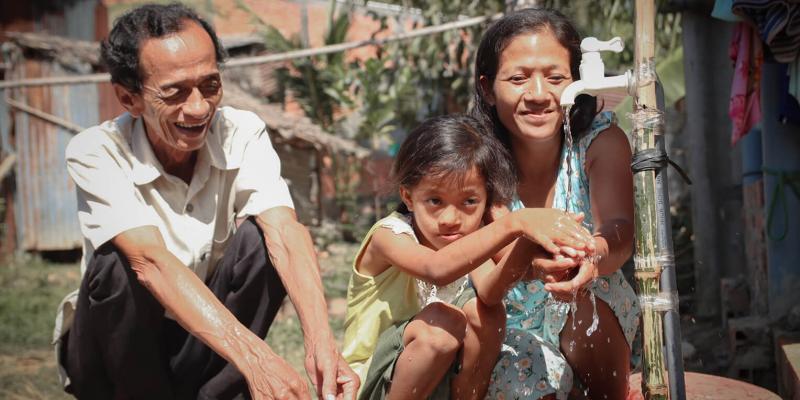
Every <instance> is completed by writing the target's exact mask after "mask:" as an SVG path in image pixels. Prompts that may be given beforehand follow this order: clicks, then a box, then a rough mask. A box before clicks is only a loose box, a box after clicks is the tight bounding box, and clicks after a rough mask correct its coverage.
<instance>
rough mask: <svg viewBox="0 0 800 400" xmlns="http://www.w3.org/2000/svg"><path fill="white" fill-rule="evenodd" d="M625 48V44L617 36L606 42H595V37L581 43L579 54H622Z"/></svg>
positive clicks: (585, 39)
mask: <svg viewBox="0 0 800 400" xmlns="http://www.w3.org/2000/svg"><path fill="white" fill-rule="evenodd" d="M624 48H625V43H624V42H623V41H622V38H621V37H619V36H617V37H614V38H611V39H610V40H606V41H605V42H603V41H600V40H597V38H596V37H592V36H590V37H587V38H584V39H583V40H582V41H581V52H583V53H588V52H593V51H613V52H614V53H620V52H622V49H624Z"/></svg>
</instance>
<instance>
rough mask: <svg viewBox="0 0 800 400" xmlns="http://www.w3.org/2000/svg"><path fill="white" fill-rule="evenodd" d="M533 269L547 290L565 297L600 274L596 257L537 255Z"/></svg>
mask: <svg viewBox="0 0 800 400" xmlns="http://www.w3.org/2000/svg"><path fill="white" fill-rule="evenodd" d="M532 270H533V271H534V275H535V278H536V279H539V280H541V281H542V282H543V283H544V284H545V285H544V288H545V290H547V291H548V292H550V293H552V294H553V295H554V296H556V297H563V298H571V297H572V295H573V293H575V291H577V290H578V289H581V288H583V287H584V286H586V285H587V284H589V283H590V282H592V281H593V280H594V279H595V278H597V277H598V276H599V272H598V269H597V260H596V257H564V256H562V255H560V254H556V255H553V256H551V257H549V258H547V257H536V258H534V260H533V268H532Z"/></svg>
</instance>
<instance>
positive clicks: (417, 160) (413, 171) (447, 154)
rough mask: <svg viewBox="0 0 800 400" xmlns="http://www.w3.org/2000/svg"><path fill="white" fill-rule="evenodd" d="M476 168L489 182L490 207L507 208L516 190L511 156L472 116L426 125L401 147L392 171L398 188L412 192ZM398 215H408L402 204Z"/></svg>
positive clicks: (441, 119) (447, 117)
mask: <svg viewBox="0 0 800 400" xmlns="http://www.w3.org/2000/svg"><path fill="white" fill-rule="evenodd" d="M472 168H477V170H478V173H480V174H481V176H482V177H483V179H484V181H485V182H486V193H487V195H488V198H487V204H506V203H508V202H510V201H511V199H512V197H513V196H514V193H516V189H517V178H516V176H517V175H516V173H515V172H516V171H515V170H514V161H513V159H512V158H511V154H510V153H509V152H508V150H507V149H506V148H505V146H503V144H502V143H500V141H499V140H498V139H497V138H496V137H494V135H491V134H489V133H488V132H487V129H486V128H485V127H484V126H483V125H482V124H481V123H480V121H478V120H477V119H475V118H474V117H472V116H469V115H462V114H458V115H445V116H440V117H434V118H429V119H427V120H425V121H423V122H422V123H421V124H420V125H419V126H417V127H416V128H414V130H412V131H411V133H409V134H408V137H406V140H404V141H403V144H402V145H400V149H399V150H398V153H397V157H396V158H395V161H394V166H393V167H392V179H393V181H394V183H395V184H397V185H399V186H402V187H405V188H413V187H414V186H416V185H417V184H418V183H419V182H420V180H422V178H423V177H430V176H435V177H437V176H452V177H453V178H454V179H460V178H463V177H464V176H465V175H466V174H467V173H468V172H469V171H470V170H472ZM398 211H400V212H408V209H407V208H405V205H403V204H402V203H401V205H400V207H399V209H398Z"/></svg>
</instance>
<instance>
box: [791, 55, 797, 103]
mask: <svg viewBox="0 0 800 400" xmlns="http://www.w3.org/2000/svg"><path fill="white" fill-rule="evenodd" d="M789 94H791V95H792V96H794V98H795V100H800V55H798V56H797V58H795V59H794V62H793V63H791V64H789Z"/></svg>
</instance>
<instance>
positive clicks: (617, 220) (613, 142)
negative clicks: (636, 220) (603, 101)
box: [541, 125, 633, 295]
mask: <svg viewBox="0 0 800 400" xmlns="http://www.w3.org/2000/svg"><path fill="white" fill-rule="evenodd" d="M630 162H631V148H630V144H629V143H628V138H627V137H626V136H625V133H624V132H622V130H621V129H619V127H617V126H615V125H614V126H612V127H610V128H608V129H607V130H606V131H604V132H603V133H602V134H600V135H599V136H598V137H597V138H596V139H595V140H594V141H593V142H592V145H591V146H589V149H588V150H587V154H586V165H585V166H584V167H585V168H586V174H587V176H588V178H589V191H590V201H591V207H592V215H593V217H594V244H595V257H594V258H590V259H587V260H583V261H582V263H581V264H580V266H579V268H578V270H577V271H576V274H575V276H573V277H572V278H571V279H569V280H565V281H561V282H549V283H546V284H545V289H546V290H548V291H550V292H551V293H553V294H555V295H560V294H563V295H569V294H571V293H572V292H573V291H575V290H577V289H578V288H581V287H583V286H584V285H586V284H587V283H589V282H590V281H592V280H593V279H594V278H596V277H597V276H599V275H610V274H612V273H614V272H616V271H617V270H618V269H619V268H620V267H621V266H622V264H623V263H624V262H625V261H626V260H627V259H628V257H630V255H631V250H632V247H633V176H632V174H631V169H630ZM563 272H564V268H562V267H559V266H555V265H553V266H547V267H543V268H541V273H542V274H544V275H546V276H557V275H559V274H562V273H563Z"/></svg>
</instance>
